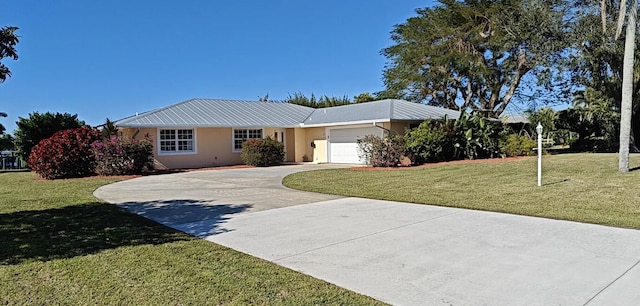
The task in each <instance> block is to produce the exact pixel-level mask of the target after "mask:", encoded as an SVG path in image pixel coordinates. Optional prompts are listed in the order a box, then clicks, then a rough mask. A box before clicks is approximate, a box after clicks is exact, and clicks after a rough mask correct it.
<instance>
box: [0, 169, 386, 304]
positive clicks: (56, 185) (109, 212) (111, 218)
mask: <svg viewBox="0 0 640 306" xmlns="http://www.w3.org/2000/svg"><path fill="white" fill-rule="evenodd" d="M113 181H115V179H108V178H89V179H75V180H60V181H43V180H37V179H36V176H35V175H33V174H31V173H0V304H19V305H45V304H47V305H48V304H67V305H79V304H80V305H85V304H119V305H183V304H192V305H206V304H214V305H218V304H235V305H244V304H259V305H274V304H290V305H291V304H295V305H300V304H304V305H313V304H343V305H355V304H366V305H370V304H374V305H375V304H380V303H379V302H377V301H375V300H373V299H371V298H369V297H366V296H362V295H359V294H356V293H353V292H351V291H348V290H345V289H343V288H340V287H337V286H334V285H332V284H329V283H327V282H324V281H321V280H318V279H315V278H312V277H309V276H306V275H304V274H301V273H298V272H295V271H292V270H289V269H286V268H283V267H280V266H277V265H275V264H272V263H269V262H267V261H264V260H261V259H258V258H255V257H252V256H249V255H246V254H243V253H239V252H236V251H234V250H231V249H229V248H225V247H222V246H220V245H216V244H214V243H211V242H207V241H204V240H200V239H196V238H193V237H192V236H189V235H186V234H183V233H180V232H177V231H174V230H172V229H170V228H167V227H164V226H162V225H159V224H157V223H154V222H152V221H149V220H147V219H145V218H142V217H140V216H137V215H134V214H131V213H127V212H124V211H121V210H119V209H118V208H117V207H116V206H114V205H110V204H105V203H100V202H98V201H97V200H96V199H95V198H94V197H93V196H92V195H91V193H92V191H93V190H95V188H97V187H98V186H101V185H104V184H107V183H110V182H113Z"/></svg>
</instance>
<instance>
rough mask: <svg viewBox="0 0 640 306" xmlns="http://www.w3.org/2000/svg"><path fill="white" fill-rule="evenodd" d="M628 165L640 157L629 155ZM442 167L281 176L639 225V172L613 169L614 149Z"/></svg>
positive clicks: (368, 192) (408, 197)
mask: <svg viewBox="0 0 640 306" xmlns="http://www.w3.org/2000/svg"><path fill="white" fill-rule="evenodd" d="M631 165H632V167H638V166H640V155H632V156H631ZM536 167H537V159H536V158H525V159H520V160H506V161H499V162H483V163H469V164H441V165H433V166H430V167H424V168H412V169H407V170H388V171H387V170H381V171H360V170H350V169H332V170H318V171H311V172H301V173H295V174H292V175H289V176H287V177H285V179H284V181H283V183H284V185H285V186H287V187H289V188H294V189H301V190H308V191H314V192H320V193H328V194H338V195H344V196H354V197H364V198H372V199H383V200H391V201H402V202H412V203H421V204H430V205H440V206H450V207H461V208H470V209H477V210H487V211H497V212H506V213H512V214H519V215H527V216H538V217H546V218H553V219H563V220H572V221H578V222H587V223H597V224H604V225H612V226H619V227H629V228H637V229H640V170H634V171H631V172H630V173H627V174H620V173H618V157H617V154H561V155H553V156H545V157H544V160H543V186H542V187H538V186H537V172H536V169H537V168H536Z"/></svg>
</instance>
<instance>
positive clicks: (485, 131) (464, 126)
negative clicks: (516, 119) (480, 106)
mask: <svg viewBox="0 0 640 306" xmlns="http://www.w3.org/2000/svg"><path fill="white" fill-rule="evenodd" d="M454 130H455V135H456V137H455V142H454V158H455V159H465V158H466V159H478V158H493V157H498V156H499V155H500V148H499V147H498V138H499V136H498V135H499V128H497V126H496V124H495V123H492V122H491V121H489V120H487V119H486V118H484V117H482V116H479V115H469V114H468V113H467V112H466V111H462V112H461V113H460V118H458V120H456V122H455V123H454Z"/></svg>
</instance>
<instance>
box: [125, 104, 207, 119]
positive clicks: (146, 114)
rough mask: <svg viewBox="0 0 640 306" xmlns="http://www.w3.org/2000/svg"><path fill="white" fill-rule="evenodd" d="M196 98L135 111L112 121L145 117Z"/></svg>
mask: <svg viewBox="0 0 640 306" xmlns="http://www.w3.org/2000/svg"><path fill="white" fill-rule="evenodd" d="M198 99H199V98H191V99H189V100H185V101H182V102H178V103H175V104H171V105H167V106H163V107H160V108H156V109H154V110H150V111H146V112H143V113H141V114H138V112H136V114H135V115H131V116H129V117H126V118H122V119H120V120H116V121H114V122H120V121H125V120H129V119H131V118H137V119H140V118H144V117H147V116H149V115H152V114H155V113H157V112H160V111H163V110H165V109H169V108H172V107H174V106H178V105H182V104H185V103H187V102H191V101H195V100H198Z"/></svg>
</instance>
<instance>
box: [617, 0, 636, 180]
mask: <svg viewBox="0 0 640 306" xmlns="http://www.w3.org/2000/svg"><path fill="white" fill-rule="evenodd" d="M622 1H625V0H622ZM631 1H633V2H632V4H631V9H630V11H629V16H628V18H629V20H628V22H627V34H626V37H625V42H624V62H623V69H622V105H621V107H620V152H619V156H618V170H619V171H620V172H623V173H624V172H629V142H630V139H631V115H632V101H633V57H634V52H635V40H636V16H637V15H638V0H631Z"/></svg>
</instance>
